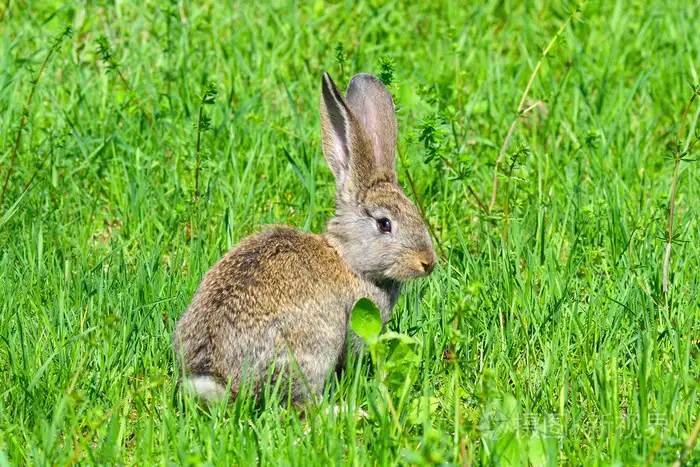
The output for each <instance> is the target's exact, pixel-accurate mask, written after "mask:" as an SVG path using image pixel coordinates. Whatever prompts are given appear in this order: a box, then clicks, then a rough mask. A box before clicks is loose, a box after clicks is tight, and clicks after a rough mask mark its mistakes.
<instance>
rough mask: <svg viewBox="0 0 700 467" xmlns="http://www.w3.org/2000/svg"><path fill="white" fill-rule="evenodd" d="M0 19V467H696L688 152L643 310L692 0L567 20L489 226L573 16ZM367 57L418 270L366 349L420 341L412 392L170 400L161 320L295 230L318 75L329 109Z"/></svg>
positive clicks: (463, 9) (161, 8)
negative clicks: (399, 339) (418, 239)
mask: <svg viewBox="0 0 700 467" xmlns="http://www.w3.org/2000/svg"><path fill="white" fill-rule="evenodd" d="M2 3H3V4H2V5H0V12H1V13H0V17H1V18H2V19H1V20H0V33H1V34H0V181H4V179H5V177H6V176H7V174H8V170H10V167H11V166H12V167H13V169H12V171H11V174H10V178H9V183H8V187H7V191H6V193H5V196H4V200H3V204H2V205H1V206H0V465H21V464H56V465H64V464H68V463H89V464H92V463H95V464H97V463H99V464H114V463H120V464H121V463H123V464H140V465H149V464H156V463H158V464H166V463H168V464H169V463H179V464H199V463H213V464H222V465H232V464H237V465H249V464H255V463H261V464H272V465H278V464H281V465H284V464H298V465H306V464H307V463H310V462H312V463H318V464H326V465H327V464H329V463H330V464H341V463H346V462H347V463H351V464H356V465H364V464H377V465H385V464H389V465H391V464H398V463H414V464H431V463H453V464H460V465H471V464H497V463H503V464H518V463H531V464H533V465H541V464H548V465H549V464H557V463H565V464H574V465H576V464H586V465H587V464H592V463H599V464H612V463H618V464H637V463H649V464H669V463H672V462H674V461H676V460H677V459H678V458H679V456H681V455H683V456H684V461H685V462H687V463H689V464H693V465H695V464H697V463H698V462H700V450H699V448H698V447H697V446H696V445H695V444H694V443H693V439H691V433H692V431H693V427H694V426H696V424H697V423H698V419H699V417H700V414H699V413H698V412H699V409H698V407H700V391H699V389H700V358H699V353H700V298H699V296H698V291H699V290H700V284H699V275H698V271H699V270H700V223H699V222H698V219H699V218H700V216H699V214H700V213H699V212H698V211H699V209H700V204H698V201H697V200H698V199H700V178H699V177H698V166H697V164H696V163H694V162H693V161H691V160H689V159H694V158H697V149H696V150H695V151H696V152H695V154H690V155H688V156H686V157H685V158H684V160H683V161H680V163H679V168H678V182H677V189H676V195H675V203H674V204H675V212H674V218H675V220H674V234H673V237H674V242H675V243H674V244H673V250H672V255H671V263H670V271H669V272H670V274H669V292H668V293H664V292H663V290H662V273H663V261H664V255H665V242H666V240H667V230H666V229H667V226H668V212H669V193H670V191H671V190H670V187H671V184H672V181H673V178H674V164H675V161H674V158H673V157H671V158H667V157H666V155H667V154H668V153H669V151H671V152H673V151H674V150H677V149H674V148H678V147H679V146H681V147H683V148H685V147H687V146H688V144H689V143H690V141H691V139H692V135H693V133H694V132H695V131H696V130H697V128H698V126H699V122H698V116H699V115H700V105H698V104H697V102H696V103H695V104H694V106H693V107H691V108H690V110H689V112H688V115H687V121H686V123H685V128H686V130H685V133H686V136H683V138H684V140H683V141H681V142H680V144H679V143H678V142H677V138H678V130H679V127H680V124H681V118H682V116H683V112H684V109H685V107H686V105H687V103H688V101H689V99H690V97H691V96H692V94H693V88H691V86H689V84H691V85H693V84H694V85H695V87H697V84H698V83H699V82H700V78H699V77H698V57H700V35H698V34H697V33H696V29H697V28H696V26H697V24H696V23H697V21H696V20H694V18H698V17H700V7H699V6H698V5H697V4H694V2H683V1H675V2H670V3H669V2H658V1H651V2H636V3H633V2H623V1H611V2H589V3H588V4H586V5H584V6H583V8H582V10H581V11H580V12H579V13H578V14H576V15H575V17H574V18H573V20H572V21H571V24H570V25H569V26H567V27H566V28H565V29H564V31H563V32H562V34H561V36H560V37H559V38H558V39H557V41H556V43H555V44H554V45H553V46H552V49H551V50H550V51H549V53H548V54H547V57H546V58H545V59H544V60H543V62H542V64H541V67H540V69H539V70H538V72H537V75H536V77H535V79H534V81H533V82H532V87H531V88H530V89H529V92H528V98H527V99H526V101H525V102H524V103H523V104H522V106H524V107H525V108H530V107H531V106H533V104H537V105H535V106H534V107H532V109H531V110H530V111H529V112H528V113H527V114H526V115H523V116H522V117H520V118H519V120H518V124H517V126H516V127H515V129H514V131H513V135H512V140H511V141H510V145H509V146H508V151H507V153H506V154H505V158H504V159H505V160H504V161H503V164H500V165H499V170H500V177H499V179H500V183H499V191H498V196H497V199H496V204H495V205H494V208H493V210H492V211H491V212H490V214H488V215H487V214H486V212H485V211H486V210H485V209H483V208H484V207H485V205H487V204H488V203H489V201H490V197H491V189H492V178H493V169H494V164H495V163H496V160H497V159H498V157H499V151H500V149H501V147H502V145H503V142H504V140H505V139H506V135H507V133H508V130H509V126H510V125H511V124H512V122H513V119H514V118H516V114H515V109H518V110H520V109H519V107H518V103H519V102H520V101H521V98H522V96H523V91H524V90H525V87H526V86H527V83H528V80H529V78H530V76H531V74H532V72H533V69H534V68H535V66H536V63H537V61H538V60H539V57H540V56H541V53H542V49H543V48H544V46H545V45H546V44H548V43H549V41H550V40H551V39H552V38H553V37H554V36H555V34H556V33H557V31H558V30H559V28H560V27H561V26H562V24H564V22H565V21H567V18H568V17H569V15H570V14H571V13H572V10H573V8H574V5H573V4H571V5H570V4H560V3H557V2H555V3H554V4H552V2H544V1H525V2H512V1H495V0H494V1H488V2H485V4H484V5H477V3H479V2H474V4H473V5H470V6H465V5H463V4H462V3H463V2H449V3H448V2H425V3H422V2H415V4H413V3H414V2H398V1H395V2H389V3H388V4H385V5H382V4H380V2H375V1H361V2H351V1H344V2H343V1H341V2H337V3H333V4H324V3H323V2H282V1H274V2H270V3H267V2H260V4H257V2H238V3H235V4H234V3H228V2H210V1H205V2H200V3H194V2H192V3H190V2H173V3H168V2H137V1H133V0H124V1H120V2H116V3H114V4H111V3H110V4H109V5H107V4H105V5H102V6H98V5H97V4H93V3H92V2H87V3H86V4H83V3H79V2H70V3H62V2H57V1H45V2H31V3H28V2H23V1H22V0H10V1H9V2H2ZM66 27H71V28H72V37H66V38H65V39H64V40H63V43H62V45H61V47H60V50H59V51H58V52H57V53H55V54H54V55H53V56H52V57H51V59H50V60H49V61H48V62H47V64H46V68H45V69H44V71H43V75H42V76H41V79H40V80H38V81H36V80H35V77H36V75H37V71H38V69H39V68H40V67H41V65H42V63H43V62H44V60H45V59H46V57H47V54H48V53H49V52H50V51H51V48H52V47H53V46H54V45H55V44H54V41H53V37H54V36H55V35H56V34H59V33H60V32H61V31H63V30H64V29H65V28H66ZM103 36H104V38H105V39H106V41H107V43H108V45H109V47H110V52H111V54H112V55H111V60H109V61H107V62H105V61H103V60H102V58H103V57H101V54H100V47H99V43H98V39H100V38H101V37H103ZM339 41H343V43H344V47H343V49H342V50H341V51H340V52H341V54H340V55H341V57H340V58H346V59H345V60H344V61H342V60H341V62H340V63H339V62H338V61H337V59H336V58H337V56H338V53H337V52H338V50H339V49H338V47H337V45H338V42H339ZM103 52H104V51H103ZM110 62H112V63H110ZM382 63H383V64H384V65H386V63H393V66H394V71H393V80H394V84H392V86H391V91H392V93H393V94H394V96H395V99H396V102H397V108H398V120H399V131H400V140H399V151H400V154H401V156H402V157H401V158H400V162H399V163H398V169H399V175H400V180H401V183H402V184H403V186H404V188H405V190H406V191H407V193H409V194H410V196H411V197H414V198H415V195H416V194H417V195H418V197H419V199H420V201H421V204H422V206H423V208H424V210H425V215H426V217H427V219H428V221H429V222H430V223H431V226H432V228H433V232H434V235H435V236H436V237H437V238H438V239H439V242H440V245H441V246H442V249H443V251H444V255H443V257H442V258H441V264H440V266H439V267H438V268H437V270H436V272H435V273H434V274H433V275H432V276H431V277H430V278H428V279H425V280H421V281H418V282H414V283H411V284H410V285H408V287H407V288H406V291H405V293H404V295H403V296H402V298H401V300H400V302H399V304H398V305H397V307H396V309H395V313H394V317H393V320H392V322H391V323H390V326H389V327H390V329H391V330H395V331H399V332H402V333H407V334H410V335H412V336H414V337H415V338H416V339H417V340H419V341H420V342H421V343H422V345H421V346H420V360H419V365H418V367H417V368H416V371H414V372H412V373H409V374H410V375H411V380H410V382H409V384H408V385H407V386H402V387H389V388H388V389H387V391H388V394H389V396H390V398H391V399H390V400H387V397H386V394H387V391H384V390H383V389H382V388H383V386H382V385H383V382H382V381H380V380H379V379H378V377H377V376H376V375H377V374H379V373H376V372H374V371H373V370H372V368H371V367H372V364H371V363H370V362H368V361H366V360H365V361H360V362H357V361H356V362H351V363H350V367H349V368H348V371H346V372H345V373H344V374H343V376H342V377H341V378H340V380H339V381H335V382H333V384H331V385H330V386H329V388H328V391H327V395H326V398H325V400H324V402H323V407H326V406H328V405H332V404H334V403H339V402H341V401H348V403H349V404H350V405H351V406H357V407H360V408H362V409H364V410H366V411H367V412H368V414H369V417H368V418H367V419H362V420H359V419H357V418H356V417H354V416H352V415H351V414H340V415H335V414H333V413H332V412H331V413H327V412H326V411H324V410H320V411H319V413H318V414H317V415H312V416H309V417H307V418H306V419H303V420H300V417H299V416H298V414H296V413H295V412H293V411H285V410H283V409H282V408H281V407H280V406H279V405H278V404H275V403H268V404H266V405H265V406H264V407H262V408H253V407H252V406H251V404H250V401H249V400H248V399H246V398H241V399H239V400H237V401H236V402H235V403H233V404H229V405H228V406H225V405H221V406H216V407H212V408H210V409H203V408H200V407H198V406H197V404H196V403H195V401H193V400H191V399H189V398H187V397H184V396H183V395H181V394H180V393H179V392H177V391H176V388H175V383H176V376H175V374H174V372H173V363H174V357H173V355H172V352H171V348H170V335H171V332H172V330H173V328H174V326H175V322H176V320H177V318H178V317H179V315H180V314H181V313H182V311H183V310H184V308H185V307H186V306H187V304H188V301H189V299H190V298H191V295H192V293H193V291H194V289H195V287H196V286H197V283H198V281H199V279H200V277H201V276H202V274H203V273H204V272H205V271H206V270H207V268H208V267H209V266H210V265H212V264H213V263H214V262H215V261H216V260H217V259H218V258H219V257H220V256H221V255H222V254H223V253H224V252H225V251H226V250H228V249H229V248H231V247H232V246H233V245H234V244H235V243H236V242H237V241H238V240H239V239H241V238H242V237H244V236H246V235H248V234H250V233H252V232H254V231H256V230H257V229H258V228H259V226H260V225H262V224H265V223H272V222H279V223H286V224H290V225H294V226H297V227H299V228H302V229H305V230H310V231H315V232H318V231H321V230H322V228H323V225H324V223H325V221H326V219H328V217H329V216H330V214H331V208H332V196H333V192H332V191H333V181H332V177H331V174H330V171H329V170H328V169H327V168H326V167H325V163H324V162H323V158H322V154H321V145H320V137H319V133H320V129H319V119H318V100H319V88H320V77H321V73H322V72H323V71H329V72H330V73H331V74H332V75H333V76H334V78H335V79H336V81H337V82H338V83H339V85H341V86H345V85H346V84H347V81H348V79H349V78H350V76H351V75H352V74H354V73H356V72H360V71H370V72H373V73H375V74H379V73H380V72H381V71H382V70H384V71H385V72H386V66H384V67H382V66H380V64H382ZM689 82H690V83H689ZM210 83H215V84H216V86H217V89H218V96H217V97H216V98H215V100H214V102H213V103H211V105H206V107H203V102H204V99H205V97H206V96H205V94H206V92H207V89H208V86H209V84H210ZM33 87H36V90H35V93H34V96H33V100H32V102H31V105H30V106H29V107H28V108H27V111H26V118H27V120H26V124H23V125H22V126H24V129H23V130H22V132H23V133H22V134H23V137H22V138H21V141H20V145H19V148H18V152H17V155H16V157H15V156H13V145H14V142H15V141H16V138H17V134H18V131H19V128H20V122H21V121H22V119H23V116H24V115H25V112H24V110H23V109H24V106H25V104H26V103H27V99H28V96H29V95H30V94H31V93H32V92H33V91H32V88H33ZM201 109H203V110H201ZM200 115H202V118H200ZM202 119H204V121H203V120H202ZM151 120H152V121H151ZM203 123H204V125H203ZM151 125H152V126H151ZM200 130H201V131H200ZM205 130H206V131H205ZM200 133H201V135H200ZM688 135H691V136H688ZM200 136H201V140H200V141H199V144H198V143H197V141H198V140H199V138H200ZM11 159H15V162H14V163H13V164H11ZM195 172H196V176H197V177H198V181H197V185H198V189H197V194H196V195H195ZM407 174H409V175H410V181H409V179H408V178H407ZM411 187H413V188H411ZM414 189H415V193H414ZM195 197H197V198H195ZM195 199H197V200H198V201H197V207H196V208H195V205H194V200H195ZM506 200H507V204H506ZM506 209H507V212H508V214H507V220H506V219H505V215H504V213H505V212H506ZM504 228H507V235H505V234H504V231H503V229H504ZM504 239H507V242H505V241H504ZM696 434H697V431H696Z"/></svg>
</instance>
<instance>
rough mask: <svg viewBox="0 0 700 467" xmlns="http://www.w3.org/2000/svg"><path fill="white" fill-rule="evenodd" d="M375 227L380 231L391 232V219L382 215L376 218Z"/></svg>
mask: <svg viewBox="0 0 700 467" xmlns="http://www.w3.org/2000/svg"><path fill="white" fill-rule="evenodd" d="M377 228H378V229H379V231H380V232H384V233H390V232H391V221H390V220H389V219H387V218H386V217H382V218H381V219H378V220H377Z"/></svg>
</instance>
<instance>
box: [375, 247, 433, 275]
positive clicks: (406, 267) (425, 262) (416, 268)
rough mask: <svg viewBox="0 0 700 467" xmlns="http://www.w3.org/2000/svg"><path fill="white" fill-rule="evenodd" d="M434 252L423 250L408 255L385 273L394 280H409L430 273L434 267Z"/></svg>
mask: <svg viewBox="0 0 700 467" xmlns="http://www.w3.org/2000/svg"><path fill="white" fill-rule="evenodd" d="M435 263H436V258H435V253H434V252H432V251H424V252H420V253H417V254H413V255H410V256H408V257H406V258H404V259H403V261H401V262H399V263H397V264H395V265H394V266H393V267H391V268H390V270H389V271H387V273H388V274H387V275H388V276H389V277H391V278H392V279H396V280H409V279H415V278H418V277H424V276H428V275H430V273H432V272H433V269H435Z"/></svg>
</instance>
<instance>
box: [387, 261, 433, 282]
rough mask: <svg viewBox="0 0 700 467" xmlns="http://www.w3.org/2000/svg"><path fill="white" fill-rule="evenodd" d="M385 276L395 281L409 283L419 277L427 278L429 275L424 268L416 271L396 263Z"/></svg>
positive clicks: (408, 266)
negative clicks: (408, 281)
mask: <svg viewBox="0 0 700 467" xmlns="http://www.w3.org/2000/svg"><path fill="white" fill-rule="evenodd" d="M384 274H385V276H386V277H387V278H389V279H393V280H395V281H407V280H410V279H415V278H418V277H423V276H427V275H428V274H429V273H428V272H426V271H424V270H423V269H422V268H421V269H420V270H419V269H416V268H414V267H411V266H410V265H406V264H401V263H396V264H393V265H392V266H391V267H390V268H389V269H387V270H386V271H385V273H384Z"/></svg>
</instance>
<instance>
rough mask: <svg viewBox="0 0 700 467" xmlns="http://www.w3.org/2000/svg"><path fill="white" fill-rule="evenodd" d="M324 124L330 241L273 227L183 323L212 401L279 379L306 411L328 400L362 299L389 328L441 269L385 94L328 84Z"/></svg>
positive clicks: (234, 259) (199, 381)
mask: <svg viewBox="0 0 700 467" xmlns="http://www.w3.org/2000/svg"><path fill="white" fill-rule="evenodd" d="M321 126H322V136H323V152H324V155H325V157H326V161H327V162H328V165H329V167H330V168H331V171H332V172H333V175H334V176H335V180H336V212H335V216H334V217H333V218H332V219H331V220H330V221H329V222H328V229H327V232H326V233H325V234H323V235H316V234H310V233H305V232H302V231H299V230H295V229H292V228H290V227H285V226H272V227H268V228H266V229H264V230H263V231H261V232H260V233H257V234H255V235H252V236H250V237H247V238H245V239H243V240H242V241H241V242H240V243H239V244H238V245H237V246H235V247H234V248H233V249H232V250H231V251H229V252H228V253H227V254H226V255H225V256H224V257H223V258H222V259H221V260H220V261H219V262H218V263H217V264H215V265H214V266H213V267H212V268H211V269H210V270H209V271H208V272H207V273H206V274H205V275H204V277H203V279H202V282H201V283H200V285H199V287H198V288H197V291H196V292H195V294H194V297H193V299H192V303H191V304H190V306H189V307H188V308H187V309H186V310H185V312H184V314H183V315H182V317H181V318H180V321H179V322H178V325H177V328H176V330H175V333H174V336H173V341H174V342H173V344H174V346H175V350H176V353H177V358H178V363H179V364H180V365H181V366H182V368H181V371H182V373H183V382H184V383H185V386H186V387H187V388H189V389H191V390H193V391H194V392H195V393H197V394H199V395H200V396H202V397H203V398H206V399H209V398H217V397H221V396H223V395H225V394H226V391H225V387H226V386H227V385H228V386H229V387H230V389H231V393H232V395H234V396H235V395H236V394H238V392H239V390H240V388H241V385H242V384H244V383H247V384H250V385H252V386H251V387H252V390H253V392H254V394H256V395H257V394H259V393H260V391H261V389H262V385H263V384H264V383H265V382H266V381H267V380H268V378H269V377H271V379H272V381H273V382H278V383H280V384H281V390H282V391H283V392H286V390H287V388H288V387H291V391H292V399H293V401H294V402H295V403H303V402H306V401H308V400H309V399H311V398H312V397H319V396H320V395H321V394H322V392H323V387H324V384H325V382H326V380H327V378H328V376H329V375H330V374H331V373H332V372H333V371H335V370H338V369H340V368H342V367H343V366H344V362H345V357H346V349H347V342H348V338H350V339H351V340H352V342H353V344H354V347H355V348H357V345H359V341H358V339H357V338H356V336H354V334H353V333H352V331H350V330H349V328H348V326H349V318H350V312H351V311H352V308H353V306H354V304H355V303H356V302H357V300H359V299H360V298H362V297H367V298H369V299H371V300H372V301H373V302H375V303H376V304H377V306H378V307H379V309H380V311H381V314H382V319H383V321H384V322H385V323H386V322H387V321H388V320H389V318H390V316H391V310H392V308H393V306H394V303H395V302H396V299H397V297H398V294H399V290H400V284H401V281H404V280H407V279H411V278H414V277H419V276H424V275H427V274H429V273H430V272H431V271H432V269H433V267H434V265H435V261H436V258H435V252H434V250H433V246H432V242H431V240H430V236H429V235H428V232H427V229H426V227H425V225H424V223H423V220H422V218H421V216H420V214H419V212H418V210H417V209H416V207H415V205H414V204H413V203H412V202H411V201H410V200H409V199H408V198H407V197H406V196H405V195H404V193H403V191H402V189H401V187H400V186H399V185H398V183H397V177H396V172H395V168H394V157H395V148H396V131H397V130H396V117H395V114H394V105H393V102H392V99H391V95H390V94H389V92H388V91H387V90H386V88H385V87H384V85H383V84H381V82H380V81H379V80H378V79H377V78H375V77H374V76H371V75H367V74H360V75H356V76H355V77H353V79H352V80H351V81H350V84H349V85H348V92H347V99H346V98H344V97H343V96H342V95H341V93H340V92H339V91H338V89H337V87H336V86H335V84H334V83H333V81H332V80H331V78H330V76H328V75H327V74H324V75H323V80H322V92H321ZM379 225H381V226H382V228H381V229H380V228H379V227H378V226H379ZM297 370H299V371H297ZM285 383H291V386H287V385H286V384H285Z"/></svg>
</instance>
